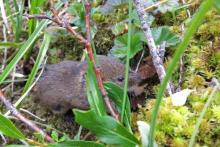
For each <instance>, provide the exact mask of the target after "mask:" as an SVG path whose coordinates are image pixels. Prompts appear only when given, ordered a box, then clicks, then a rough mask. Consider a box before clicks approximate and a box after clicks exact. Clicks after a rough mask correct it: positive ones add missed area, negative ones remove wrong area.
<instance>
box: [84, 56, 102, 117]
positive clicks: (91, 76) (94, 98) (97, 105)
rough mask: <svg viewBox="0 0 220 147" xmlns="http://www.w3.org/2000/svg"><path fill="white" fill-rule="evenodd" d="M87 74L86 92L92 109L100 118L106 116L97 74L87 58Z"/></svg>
mask: <svg viewBox="0 0 220 147" xmlns="http://www.w3.org/2000/svg"><path fill="white" fill-rule="evenodd" d="M87 63H88V64H87V65H88V67H87V74H86V92H87V97H88V101H89V104H90V108H91V109H94V110H95V112H96V114H97V115H99V116H102V115H106V109H105V105H104V102H103V98H102V96H101V94H100V90H99V87H98V83H97V80H96V76H95V73H94V71H93V65H92V63H91V62H90V61H89V59H88V57H87Z"/></svg>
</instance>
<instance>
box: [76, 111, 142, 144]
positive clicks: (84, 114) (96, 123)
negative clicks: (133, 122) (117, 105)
mask: <svg viewBox="0 0 220 147" xmlns="http://www.w3.org/2000/svg"><path fill="white" fill-rule="evenodd" d="M74 114H75V118H76V122H77V123H79V124H80V125H82V126H83V127H85V128H87V129H89V130H90V131H91V132H92V133H94V134H95V135H96V136H97V137H98V138H99V139H100V140H101V141H102V142H104V143H107V144H112V145H119V146H126V147H134V146H135V145H137V144H139V141H138V140H137V138H136V137H135V136H134V135H133V134H131V133H130V132H129V131H128V130H127V129H126V128H125V127H123V126H122V125H121V124H120V123H118V122H117V121H116V120H115V119H113V118H112V117H109V116H98V115H97V114H96V113H95V112H94V111H93V110H90V111H81V110H74Z"/></svg>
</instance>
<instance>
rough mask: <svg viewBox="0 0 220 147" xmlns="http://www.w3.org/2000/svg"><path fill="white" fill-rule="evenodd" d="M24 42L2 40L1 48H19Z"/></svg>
mask: <svg viewBox="0 0 220 147" xmlns="http://www.w3.org/2000/svg"><path fill="white" fill-rule="evenodd" d="M21 45H22V43H16V42H0V49H1V48H9V47H13V48H19V47H21Z"/></svg>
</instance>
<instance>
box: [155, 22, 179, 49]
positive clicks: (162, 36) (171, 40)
mask: <svg viewBox="0 0 220 147" xmlns="http://www.w3.org/2000/svg"><path fill="white" fill-rule="evenodd" d="M152 34H153V37H154V40H155V43H156V45H160V44H161V43H163V41H166V46H167V47H169V46H174V45H176V44H177V43H179V41H180V40H179V38H178V37H177V36H176V35H175V34H173V33H172V32H170V30H169V28H168V27H166V26H163V27H158V28H153V29H152Z"/></svg>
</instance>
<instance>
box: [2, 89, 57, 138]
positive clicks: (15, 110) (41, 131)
mask: <svg viewBox="0 0 220 147" xmlns="http://www.w3.org/2000/svg"><path fill="white" fill-rule="evenodd" d="M0 100H1V101H2V102H3V103H4V105H5V106H6V108H7V109H8V110H10V111H11V112H12V114H13V115H14V116H15V117H16V118H18V119H19V120H21V121H22V122H23V123H25V124H26V125H27V126H29V127H30V128H31V129H32V130H34V131H36V132H38V133H40V134H42V136H43V137H44V139H45V140H46V141H48V142H53V140H52V138H51V137H50V136H49V135H47V134H46V133H44V131H43V130H41V129H40V128H39V127H38V126H37V125H35V124H34V123H32V122H31V121H30V120H29V119H27V118H25V117H24V116H23V115H22V114H21V113H20V112H18V110H17V109H16V108H15V107H14V106H13V105H12V104H11V103H10V102H9V101H8V100H7V99H6V97H5V96H4V95H3V93H2V91H1V90H0Z"/></svg>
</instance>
